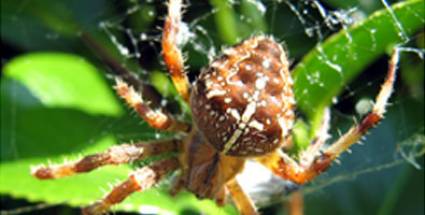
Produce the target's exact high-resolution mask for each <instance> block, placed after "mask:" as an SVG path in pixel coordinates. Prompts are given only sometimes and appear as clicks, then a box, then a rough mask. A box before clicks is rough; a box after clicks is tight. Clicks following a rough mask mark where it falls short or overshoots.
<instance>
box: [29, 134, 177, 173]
mask: <svg viewBox="0 0 425 215" xmlns="http://www.w3.org/2000/svg"><path fill="white" fill-rule="evenodd" d="M179 144H180V141H178V140H174V139H173V140H162V141H155V142H152V143H143V142H140V143H135V144H122V145H118V146H113V147H111V148H109V149H108V150H107V151H105V152H103V153H99V154H93V155H89V156H86V157H84V158H82V159H81V160H79V161H76V162H71V163H65V164H62V165H49V166H40V167H35V168H34V169H33V170H32V174H33V175H34V176H35V177H36V178H38V179H56V178H62V177H66V176H71V175H74V174H79V173H84V172H90V171H92V170H94V169H96V168H99V167H102V166H105V165H117V164H123V163H129V162H131V161H135V160H141V159H144V158H146V157H149V156H155V155H159V154H162V153H165V152H173V151H178V148H179Z"/></svg>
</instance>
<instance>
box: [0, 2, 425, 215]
mask: <svg viewBox="0 0 425 215" xmlns="http://www.w3.org/2000/svg"><path fill="white" fill-rule="evenodd" d="M214 2H219V1H211V5H214V6H211V5H210V4H207V3H203V2H201V1H190V2H186V12H185V14H184V24H183V25H182V26H181V27H180V30H181V31H182V32H183V33H182V35H181V40H180V45H181V47H183V50H184V53H185V56H186V59H187V60H186V63H187V65H188V73H189V76H190V79H191V80H194V79H195V78H196V76H197V74H198V73H199V70H200V69H201V68H202V66H205V65H207V64H208V63H209V62H211V61H212V60H213V59H214V58H215V57H216V56H218V55H219V54H220V52H221V49H222V48H223V47H226V46H228V45H226V40H228V41H227V42H228V43H229V41H231V42H240V41H242V40H243V39H245V38H247V37H249V36H251V35H256V34H267V35H271V36H273V37H274V38H275V39H277V40H278V41H280V42H282V43H283V45H284V46H285V49H286V50H287V51H288V52H289V57H290V61H291V62H292V66H291V68H293V67H295V65H297V63H298V62H300V61H301V58H302V57H303V56H304V55H305V54H306V53H307V52H308V51H309V50H312V49H317V50H319V53H320V57H321V60H322V61H324V62H325V63H326V65H328V66H329V67H331V68H333V69H334V70H335V71H337V72H338V73H339V74H340V75H341V76H344V72H343V71H341V66H340V64H339V63H338V59H330V58H329V57H328V56H327V55H326V54H325V53H324V52H321V51H320V50H322V44H323V43H324V42H325V40H326V39H327V38H328V37H329V36H330V35H332V34H333V33H335V32H338V31H343V32H344V35H345V37H346V38H347V40H348V41H349V42H352V40H353V39H352V38H353V35H351V33H350V31H349V30H348V29H349V28H350V27H351V26H353V25H356V24H358V23H360V22H361V21H362V20H364V19H365V18H366V17H367V16H368V15H370V13H371V12H372V11H375V10H378V9H385V10H387V11H388V12H389V13H390V14H391V22H392V23H393V28H394V29H396V31H397V32H398V34H399V36H400V38H401V39H402V43H401V44H400V46H401V48H400V50H401V51H402V59H401V63H400V68H401V69H402V70H403V71H404V70H405V69H406V68H408V67H409V63H410V64H411V63H412V62H413V63H418V62H419V63H422V65H423V57H424V51H423V49H420V48H417V45H416V44H415V41H416V40H419V37H420V36H421V35H415V36H413V37H411V36H408V34H407V33H406V31H405V29H404V28H403V25H402V24H401V23H400V22H399V21H398V18H397V16H396V15H395V14H394V11H393V10H392V9H391V8H390V6H389V5H390V3H392V2H387V1H385V0H382V1H380V2H378V1H369V2H368V1H365V2H362V3H358V2H354V3H352V4H346V5H338V3H334V1H317V0H312V1H310V0H302V1H291V0H277V1H258V0H247V1H238V0H232V1H228V2H226V3H224V5H225V6H226V8H227V9H229V8H230V9H231V12H232V13H233V15H234V18H235V19H236V22H237V23H238V24H240V25H239V26H238V29H239V28H240V29H239V32H238V34H237V35H236V36H235V37H234V38H230V39H229V38H226V37H225V36H223V35H221V34H220V26H219V25H218V26H216V25H215V19H217V17H218V16H220V13H221V12H222V11H221V10H220V5H219V3H214ZM114 5H115V7H116V8H118V9H117V10H116V11H115V13H113V15H111V14H110V11H100V12H98V13H97V14H96V15H95V20H96V22H95V23H96V24H97V30H98V31H99V32H100V33H101V34H103V35H104V36H106V38H107V39H108V40H109V42H110V44H112V47H113V48H114V49H115V50H116V51H117V52H118V53H119V54H120V56H121V57H122V63H123V64H125V65H127V66H128V67H130V68H132V71H133V72H135V73H137V74H138V75H139V76H140V77H141V79H142V80H145V81H146V83H150V82H149V81H148V80H151V79H150V78H149V77H151V75H152V72H151V71H162V73H159V74H165V72H164V71H165V69H164V65H163V64H162V61H161V59H160V55H161V54H160V53H161V50H160V48H159V43H160V39H161V27H160V26H161V25H160V24H161V22H162V21H161V19H163V17H164V14H165V12H166V7H165V5H164V4H162V3H158V2H156V1H149V0H148V1H141V2H139V1H128V2H126V3H122V2H121V1H119V2H114ZM22 7H25V5H24V4H23V5H22ZM252 11H254V12H252ZM253 13H254V14H257V15H252V14H253ZM140 16H142V17H143V18H144V21H145V23H147V24H143V23H142V24H140V23H137V22H136V21H135V17H140ZM158 17H159V18H158ZM282 20H284V22H282ZM222 25H223V24H222ZM134 26H137V28H134ZM26 30H27V29H22V31H21V33H20V34H22V35H23V37H27V38H28V39H27V40H28V41H29V40H30V39H29V35H27V33H26ZM369 30H370V32H371V37H372V38H373V37H374V31H375V30H374V29H369ZM2 31H3V29H2ZM22 35H21V36H22ZM2 36H3V34H2ZM44 36H45V39H46V40H51V41H56V40H57V38H58V37H59V36H58V35H57V34H55V33H51V32H48V33H45V34H44ZM422 38H423V32H422ZM28 41H27V42H28ZM300 41H301V42H300ZM3 42H4V41H3V39H2V43H3ZM422 43H423V42H422ZM419 46H420V45H419ZM61 48H63V47H61ZM362 48H364V49H366V48H371V49H374V47H362ZM422 48H423V46H422ZM7 60H8V59H7V58H4V57H2V64H4V63H5V62H7ZM134 65H140V66H141V68H138V69H134ZM386 65H387V58H385V57H384V58H382V59H380V60H378V61H377V62H375V63H373V64H372V65H370V66H369V67H368V68H367V69H366V70H365V71H364V72H362V73H361V74H360V75H359V76H358V77H357V78H356V79H354V80H353V81H352V82H350V84H348V85H345V86H344V89H343V91H342V92H341V93H340V94H339V95H338V96H337V97H335V98H334V99H333V101H332V104H331V113H332V116H331V117H332V121H331V129H330V135H331V136H332V138H331V139H330V140H329V142H332V141H333V140H336V139H337V138H338V137H339V136H340V135H341V134H342V133H343V132H344V131H346V130H347V129H348V128H349V126H350V125H352V124H353V123H356V121H357V120H359V119H360V118H361V116H363V115H364V114H365V113H367V112H368V111H369V110H370V109H371V107H372V103H373V99H374V96H375V95H376V93H377V91H378V89H379V86H380V84H381V82H382V80H383V77H384V74H385V72H386ZM406 70H407V69H406ZM377 71H379V72H377ZM422 72H423V71H422ZM316 74H318V73H311V75H309V76H308V81H309V82H311V83H312V84H314V85H318V86H320V85H322V84H323V83H322V82H321V80H322V79H321V78H320V77H317V75H316ZM400 77H401V79H402V80H401V81H399V82H398V83H397V85H396V89H395V95H393V98H392V99H391V104H390V106H389V107H388V109H389V110H388V113H387V115H386V118H385V119H384V121H383V122H382V123H381V124H380V125H379V126H378V128H376V129H373V130H372V131H371V132H370V133H369V134H368V135H367V136H366V139H365V140H363V141H362V143H363V144H361V145H362V146H358V145H355V146H353V147H352V149H351V150H352V153H344V155H343V156H342V157H341V158H340V160H339V162H338V163H340V164H336V165H334V166H333V167H332V168H331V169H330V170H329V171H328V172H326V173H324V174H323V175H322V176H320V177H319V178H318V179H317V180H315V181H314V182H313V183H312V184H310V185H308V186H306V187H304V188H302V192H303V193H304V195H305V208H306V212H307V214H318V212H317V211H325V212H324V213H323V214H326V211H328V212H329V211H331V212H344V213H345V214H346V213H347V214H350V213H351V214H359V213H364V211H362V208H361V207H359V206H356V205H355V204H361V202H360V200H359V197H358V196H355V195H360V193H362V192H363V193H362V195H366V196H368V197H370V200H371V201H375V202H373V203H370V204H366V205H367V206H368V207H371V208H373V209H372V210H373V211H379V212H381V210H383V209H382V207H383V206H382V205H383V204H385V203H387V202H388V201H389V202H391V198H392V199H394V198H395V199H396V200H397V198H396V197H388V196H391V193H394V192H395V193H396V194H395V195H397V194H399V195H402V194H401V191H400V189H403V186H404V187H407V185H406V183H407V182H406V181H409V179H404V177H412V178H413V177H420V176H418V174H419V175H420V174H422V175H423V170H421V168H422V166H423V154H424V149H425V147H424V145H425V136H424V125H423V79H422V82H421V83H413V82H408V81H406V80H408V78H406V77H405V75H403V74H400ZM422 78H423V75H422ZM412 83H413V84H412ZM170 88H171V86H170ZM164 91H165V92H170V91H172V90H171V89H165V90H164ZM170 95H171V96H170ZM170 95H169V96H166V97H165V98H164V100H163V101H162V102H161V104H163V105H164V106H166V105H169V104H172V105H175V106H178V105H177V104H176V101H178V98H177V96H176V95H175V94H172V93H170ZM297 99H303V98H297ZM417 104H419V106H418V105H417ZM183 110H184V108H183ZM175 112H181V110H180V111H179V107H177V111H175ZM417 113H419V115H420V116H422V117H421V118H420V119H418V116H417ZM12 114H13V113H12ZM15 114H16V113H15ZM186 114H187V113H186ZM130 116H131V117H132V118H135V116H134V114H130ZM299 116H300V117H305V116H304V115H303V114H302V113H299ZM180 117H181V118H184V117H185V116H184V114H183V115H181V116H180ZM12 118H13V116H12ZM125 123H126V122H123V121H120V122H116V121H112V122H110V121H106V122H105V125H106V126H105V127H106V128H111V127H114V126H116V124H121V125H122V124H124V126H125ZM104 132H108V129H105V131H104ZM99 135H100V136H101V135H102V134H99ZM12 136H13V135H12ZM139 136H140V135H137V134H135V133H126V134H125V135H123V136H120V137H118V139H122V140H128V139H137V138H138V137H139ZM165 136H166V135H164V134H162V133H158V132H156V133H153V134H152V135H151V137H153V138H163V137H165ZM145 138H146V137H145ZM95 139H97V136H96V137H93V141H94V140H95ZM18 156H19V155H18ZM252 175H255V176H256V177H255V180H254V179H253V177H252ZM406 175H407V176H406ZM422 177H423V176H422ZM238 179H240V181H241V183H242V184H243V186H244V188H245V189H247V190H248V192H249V193H250V194H251V195H252V196H253V197H254V200H255V201H256V202H257V203H258V204H259V205H261V206H270V205H273V204H276V203H280V202H282V201H286V200H287V199H288V194H290V193H292V192H294V190H297V188H296V187H295V186H294V185H293V184H291V183H289V182H282V181H281V180H279V179H277V178H275V177H273V176H272V175H271V174H269V173H268V172H267V171H266V170H264V169H262V167H259V166H258V165H256V164H253V163H249V164H248V167H247V168H246V171H245V172H244V173H243V174H242V175H241V176H239V178H238ZM403 180H404V181H403ZM412 180H414V179H412ZM409 182H410V181H409ZM394 183H397V184H401V185H399V186H401V188H400V187H399V188H397V187H396V188H393V186H392V185H393V184H394ZM403 183H404V184H403ZM354 188H356V189H358V190H357V191H354V190H353V189H354ZM397 192H398V193H397ZM422 192H423V191H422ZM347 193H350V194H351V195H348V194H347ZM422 198H423V194H422ZM37 207H40V206H37ZM41 208H43V207H41ZM275 208H276V207H275ZM33 210H34V211H35V210H38V209H37V208H33ZM270 210H272V211H275V210H278V209H273V208H272V209H270ZM419 210H422V211H423V207H422V209H419ZM28 211H29V212H31V208H29V209H28V208H24V209H23V210H21V211H20V210H19V209H18V210H17V213H23V212H28ZM278 211H279V210H278ZM312 211H315V212H312ZM4 213H5V214H7V213H6V212H4ZM377 213H378V212H377ZM2 214H3V212H2Z"/></svg>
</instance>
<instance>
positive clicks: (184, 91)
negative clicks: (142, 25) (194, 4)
mask: <svg viewBox="0 0 425 215" xmlns="http://www.w3.org/2000/svg"><path fill="white" fill-rule="evenodd" d="M181 9H182V1H181V0H170V1H169V2H168V16H167V18H166V19H165V22H164V29H163V33H162V56H163V58H164V61H165V64H166V66H167V68H168V70H169V72H170V75H171V79H172V80H173V83H174V85H175V87H176V89H177V92H178V93H179V94H180V96H182V97H183V99H184V100H185V101H186V102H189V80H188V78H187V75H186V73H185V71H184V59H183V55H182V53H181V50H180V49H179V47H178V45H179V43H180V42H181V41H180V40H181V37H180V35H179V33H180V27H181V25H182V23H181V16H182V12H181Z"/></svg>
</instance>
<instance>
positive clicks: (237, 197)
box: [226, 179, 258, 215]
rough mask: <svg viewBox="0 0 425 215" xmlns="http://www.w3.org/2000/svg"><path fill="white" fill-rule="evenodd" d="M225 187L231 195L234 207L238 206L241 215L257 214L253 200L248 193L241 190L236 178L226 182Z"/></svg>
mask: <svg viewBox="0 0 425 215" xmlns="http://www.w3.org/2000/svg"><path fill="white" fill-rule="evenodd" d="M226 188H227V190H228V191H229V193H230V195H231V196H232V199H233V203H234V204H235V206H236V208H238V211H239V212H240V213H241V215H258V212H257V209H256V207H255V205H254V202H253V201H252V199H251V198H250V197H249V196H248V194H246V193H245V192H244V191H243V189H242V187H241V185H240V184H239V183H238V182H237V181H236V179H233V180H230V181H229V182H227V184H226Z"/></svg>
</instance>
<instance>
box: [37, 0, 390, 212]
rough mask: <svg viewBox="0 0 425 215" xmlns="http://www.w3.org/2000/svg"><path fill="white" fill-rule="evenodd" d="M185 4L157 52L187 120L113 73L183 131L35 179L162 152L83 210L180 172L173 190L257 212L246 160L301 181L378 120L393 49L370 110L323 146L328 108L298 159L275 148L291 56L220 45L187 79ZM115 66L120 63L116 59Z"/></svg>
mask: <svg viewBox="0 0 425 215" xmlns="http://www.w3.org/2000/svg"><path fill="white" fill-rule="evenodd" d="M182 6H183V5H182V1H181V0H170V1H169V2H168V16H167V18H166V19H165V22H164V28H163V35H162V49H163V52H162V54H163V58H164V61H165V64H166V66H167V68H168V70H169V72H170V75H171V78H172V81H173V83H174V85H175V87H176V89H177V92H178V93H179V95H180V96H181V97H182V98H183V99H184V101H186V102H187V103H189V105H190V107H191V111H192V116H193V117H192V118H193V123H191V124H189V123H185V122H181V121H179V120H177V119H176V118H175V117H174V116H173V115H172V114H170V112H169V111H167V110H166V109H154V108H152V107H151V104H149V103H148V102H146V100H144V99H143V95H144V94H143V92H142V93H139V92H138V90H136V89H135V88H134V84H133V83H134V82H137V80H134V78H133V77H130V76H127V77H121V78H116V85H115V90H116V91H117V93H118V95H119V96H120V97H121V98H123V100H124V101H125V102H126V103H127V104H128V105H129V106H130V107H131V108H132V109H134V110H135V111H136V112H137V113H138V114H139V115H140V116H141V118H143V119H144V120H145V121H146V122H147V123H148V124H149V125H150V126H151V127H153V128H155V129H158V130H162V131H172V132H179V133H183V134H184V135H183V137H182V138H174V139H169V140H159V141H155V142H138V143H136V144H121V145H118V146H114V147H111V148H110V149H108V150H107V151H105V152H102V153H98V154H93V155H89V156H86V157H84V158H82V159H81V160H79V161H76V162H72V163H67V164H62V165H49V166H40V167H37V168H35V169H33V171H32V174H33V175H34V176H35V177H36V178H38V179H57V178H61V177H65V176H70V175H74V174H79V173H83V172H89V171H92V170H94V169H96V168H99V167H102V166H105V165H118V164H124V163H129V162H132V161H135V160H141V159H145V158H147V157H149V156H156V155H160V154H163V153H168V152H175V154H177V156H174V157H171V158H166V159H162V160H160V161H157V162H154V163H153V164H151V165H148V166H144V167H142V168H139V169H136V170H135V171H134V172H133V173H131V175H130V176H129V177H128V179H127V180H125V181H124V182H122V183H121V184H118V185H117V186H115V187H113V188H112V191H110V193H109V194H107V195H106V196H105V197H104V198H103V199H101V200H98V201H97V202H95V203H93V204H91V205H89V206H87V207H85V208H83V209H82V211H83V214H103V213H106V212H107V211H108V210H109V209H110V208H111V206H113V205H115V204H118V203H120V202H122V201H123V200H124V199H125V198H126V197H128V196H129V195H131V194H132V193H134V192H136V191H143V190H146V189H149V188H150V187H152V186H154V185H155V184H156V183H158V182H159V181H160V180H161V179H162V178H164V177H165V176H166V175H167V174H169V173H171V172H174V171H177V170H179V175H178V178H177V180H175V181H174V183H173V184H172V187H171V193H172V194H175V193H177V192H179V191H180V190H181V189H186V190H188V191H190V192H192V193H194V194H195V195H196V196H197V197H198V198H200V199H204V198H208V199H213V200H215V201H216V202H217V203H218V204H223V203H224V202H225V199H226V196H227V194H230V196H231V197H232V200H233V203H234V205H235V206H236V207H237V209H238V210H239V212H240V213H241V214H244V215H251V214H258V212H257V208H256V207H255V205H254V204H253V201H252V200H251V198H250V197H249V196H248V195H247V194H246V193H245V192H244V191H243V189H242V187H241V186H240V185H239V183H238V181H237V180H236V175H237V174H238V173H240V172H241V171H242V170H243V168H244V164H245V163H246V161H247V160H248V159H250V160H254V161H257V162H259V163H260V164H262V165H264V166H265V167H267V168H268V169H269V170H270V171H271V172H272V173H273V174H275V175H276V176H278V177H280V178H282V179H284V180H290V181H292V182H294V183H296V184H299V185H302V184H305V183H307V182H309V181H311V180H313V179H314V178H315V177H316V176H318V175H319V174H321V173H322V172H324V171H325V170H326V169H328V168H329V166H330V165H331V163H332V161H334V160H335V159H336V158H337V157H338V156H339V155H340V154H341V153H343V152H344V151H345V150H347V149H348V148H349V147H350V146H351V145H353V144H355V143H356V142H357V141H358V140H359V139H360V138H361V137H362V136H363V135H364V134H365V133H366V132H367V131H368V130H369V129H370V128H372V127H374V126H375V125H376V124H377V123H378V122H380V120H381V119H382V118H383V114H384V112H385V106H386V104H387V101H388V99H389V97H390V95H391V93H392V91H393V84H394V80H395V75H396V74H395V72H396V65H397V62H398V51H395V52H394V53H393V55H392V57H391V59H390V62H389V69H388V72H387V76H386V79H385V81H384V83H383V85H382V88H381V90H380V92H379V93H378V96H377V97H376V101H375V104H374V106H373V109H372V111H371V112H370V113H369V114H367V115H366V116H365V117H364V118H363V119H362V120H361V122H360V123H359V124H358V125H353V126H352V127H351V128H350V129H349V130H348V131H347V132H346V133H345V134H343V135H342V136H341V137H340V138H339V139H338V140H336V141H335V142H334V143H332V144H330V145H329V147H324V144H325V141H326V139H327V129H328V127H329V125H328V123H329V120H328V118H329V117H328V114H329V113H328V112H327V111H326V112H325V117H324V120H323V122H322V126H321V128H320V131H321V132H318V133H319V134H318V136H317V137H316V138H314V139H313V142H312V143H311V144H310V145H309V146H308V148H307V149H306V150H305V151H303V152H302V153H301V154H300V158H299V159H298V160H294V159H293V158H291V157H290V156H288V155H287V154H285V152H284V151H283V150H282V148H285V147H287V146H289V145H290V144H291V141H292V140H291V129H292V127H293V125H294V120H295V114H294V109H295V105H296V102H295V99H294V94H293V90H292V85H293V81H292V79H291V75H290V71H289V68H288V67H289V65H288V64H289V63H288V60H287V56H286V53H285V51H284V50H283V48H282V46H281V45H280V44H279V43H277V42H275V41H274V40H273V38H271V37H267V36H254V37H251V38H249V39H247V40H245V41H243V42H241V43H240V44H237V45H235V46H233V47H230V48H228V49H226V50H224V53H223V55H221V56H220V57H218V58H217V59H215V60H214V61H213V62H212V63H211V64H210V65H209V66H207V67H205V68H204V69H202V71H201V73H200V75H199V77H198V78H197V80H196V81H195V82H194V83H193V85H192V86H190V83H189V81H188V78H187V76H186V74H185V71H184V60H183V57H182V54H181V51H180V49H179V47H178V45H177V44H178V36H179V26H180V25H181V16H182V12H181V11H182ZM104 58H107V57H104ZM113 67H115V69H117V70H119V66H118V65H115V66H113ZM124 79H125V80H124Z"/></svg>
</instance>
